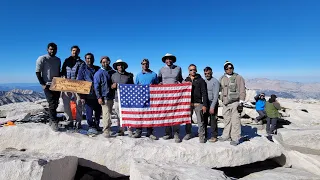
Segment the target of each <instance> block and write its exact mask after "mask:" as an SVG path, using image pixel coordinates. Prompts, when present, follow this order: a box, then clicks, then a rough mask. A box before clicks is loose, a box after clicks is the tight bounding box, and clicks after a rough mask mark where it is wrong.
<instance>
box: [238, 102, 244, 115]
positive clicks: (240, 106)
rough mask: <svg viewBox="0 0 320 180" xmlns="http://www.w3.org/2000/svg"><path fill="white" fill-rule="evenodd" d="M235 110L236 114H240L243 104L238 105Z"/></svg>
mask: <svg viewBox="0 0 320 180" xmlns="http://www.w3.org/2000/svg"><path fill="white" fill-rule="evenodd" d="M237 110H238V113H242V111H243V104H242V103H239V105H238V107H237Z"/></svg>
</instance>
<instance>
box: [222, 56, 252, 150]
mask: <svg viewBox="0 0 320 180" xmlns="http://www.w3.org/2000/svg"><path fill="white" fill-rule="evenodd" d="M224 71H225V74H224V75H223V76H222V77H221V78H220V89H221V94H220V98H221V101H222V105H223V110H222V114H223V119H224V124H225V126H224V129H223V134H222V137H221V138H219V140H220V141H226V140H228V139H229V138H230V137H231V142H230V144H231V145H238V144H239V140H240V137H241V122H240V113H241V112H242V110H243V105H242V104H243V102H244V100H245V98H246V87H245V81H244V79H243V77H242V76H240V75H239V74H237V73H234V72H233V71H234V66H233V64H232V63H231V62H229V61H226V63H225V64H224Z"/></svg>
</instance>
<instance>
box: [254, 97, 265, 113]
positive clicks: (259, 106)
mask: <svg viewBox="0 0 320 180" xmlns="http://www.w3.org/2000/svg"><path fill="white" fill-rule="evenodd" d="M265 105H266V101H265V100H262V99H259V100H258V101H257V102H256V110H257V111H263V110H264V108H265Z"/></svg>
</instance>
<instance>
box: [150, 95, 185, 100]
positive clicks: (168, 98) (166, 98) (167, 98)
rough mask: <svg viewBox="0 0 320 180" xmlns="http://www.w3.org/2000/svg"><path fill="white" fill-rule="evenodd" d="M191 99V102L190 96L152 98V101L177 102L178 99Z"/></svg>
mask: <svg viewBox="0 0 320 180" xmlns="http://www.w3.org/2000/svg"><path fill="white" fill-rule="evenodd" d="M183 98H185V99H189V101H190V96H173V97H172V96H171V97H156V98H150V101H167V100H177V99H183Z"/></svg>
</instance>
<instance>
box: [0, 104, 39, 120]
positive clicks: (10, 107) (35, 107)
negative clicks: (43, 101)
mask: <svg viewBox="0 0 320 180" xmlns="http://www.w3.org/2000/svg"><path fill="white" fill-rule="evenodd" d="M44 111H45V110H44V108H43V107H42V106H41V105H40V104H36V103H33V102H22V103H13V104H7V105H4V106H0V117H7V115H13V114H9V113H14V114H16V115H17V114H20V113H30V114H31V115H36V114H37V113H40V112H44Z"/></svg>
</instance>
